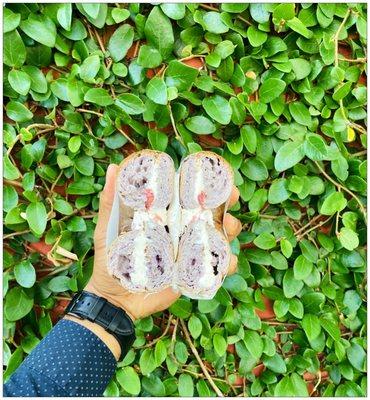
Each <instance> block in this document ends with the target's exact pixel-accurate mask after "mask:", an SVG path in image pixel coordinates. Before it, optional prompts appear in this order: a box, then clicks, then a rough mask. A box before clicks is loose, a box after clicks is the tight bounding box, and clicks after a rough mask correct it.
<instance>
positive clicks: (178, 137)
mask: <svg viewBox="0 0 370 400" xmlns="http://www.w3.org/2000/svg"><path fill="white" fill-rule="evenodd" d="M168 111H169V112H170V119H171V124H172V127H173V130H174V132H175V136H176V139H177V140H178V141H179V142H180V143H181V144H182V145H183V146H184V147H185V148H186V146H185V143H184V140H183V138H182V136H181V135H179V132H178V131H177V128H176V124H175V119H174V118H173V114H172V108H171V104H170V103H168Z"/></svg>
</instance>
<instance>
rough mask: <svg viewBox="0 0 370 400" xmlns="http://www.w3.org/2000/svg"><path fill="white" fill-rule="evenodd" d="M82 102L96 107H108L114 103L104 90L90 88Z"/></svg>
mask: <svg viewBox="0 0 370 400" xmlns="http://www.w3.org/2000/svg"><path fill="white" fill-rule="evenodd" d="M84 100H85V101H87V102H90V103H94V104H97V105H98V106H102V107H104V106H109V105H111V104H113V103H114V100H113V99H112V97H111V96H110V94H109V93H108V91H107V90H106V89H102V88H92V89H89V90H88V91H87V92H86V93H85V96H84Z"/></svg>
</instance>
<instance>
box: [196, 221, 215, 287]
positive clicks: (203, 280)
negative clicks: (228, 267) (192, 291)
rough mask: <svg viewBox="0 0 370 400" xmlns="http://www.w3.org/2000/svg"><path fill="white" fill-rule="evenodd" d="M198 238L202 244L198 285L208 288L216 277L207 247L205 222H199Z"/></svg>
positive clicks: (207, 239)
mask: <svg viewBox="0 0 370 400" xmlns="http://www.w3.org/2000/svg"><path fill="white" fill-rule="evenodd" d="M199 239H200V241H201V243H202V244H203V274H202V276H201V277H200V279H199V287H201V288H204V289H209V288H211V287H213V286H214V285H215V283H216V282H215V280H216V277H215V275H214V274H213V267H212V254H211V249H210V248H209V237H208V233H207V228H206V223H203V224H200V230H199Z"/></svg>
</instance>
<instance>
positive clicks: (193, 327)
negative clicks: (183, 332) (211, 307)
mask: <svg viewBox="0 0 370 400" xmlns="http://www.w3.org/2000/svg"><path fill="white" fill-rule="evenodd" d="M188 328H189V331H190V334H191V336H193V338H194V339H197V338H198V337H199V336H200V334H201V333H202V329H203V325H202V322H201V320H200V319H199V318H198V317H196V316H195V315H192V316H191V317H190V318H189V321H188Z"/></svg>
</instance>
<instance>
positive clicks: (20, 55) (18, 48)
mask: <svg viewBox="0 0 370 400" xmlns="http://www.w3.org/2000/svg"><path fill="white" fill-rule="evenodd" d="M3 46H4V47H3V52H4V53H3V54H4V64H5V65H8V66H9V67H15V68H19V67H21V66H22V65H23V63H24V62H25V61H26V46H25V45H24V43H23V40H22V38H21V36H20V34H19V33H18V31H17V30H14V31H12V32H8V33H5V34H4V38H3Z"/></svg>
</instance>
